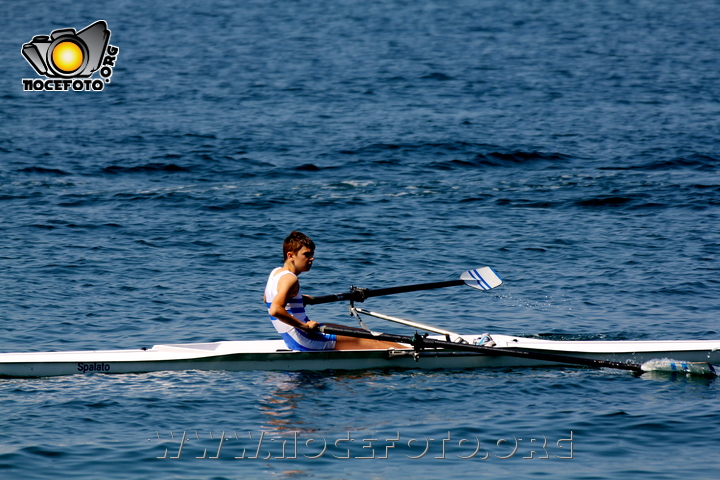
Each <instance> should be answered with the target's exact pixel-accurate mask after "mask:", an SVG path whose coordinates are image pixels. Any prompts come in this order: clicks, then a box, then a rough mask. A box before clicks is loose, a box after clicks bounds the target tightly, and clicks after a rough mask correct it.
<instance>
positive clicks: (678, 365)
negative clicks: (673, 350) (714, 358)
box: [640, 358, 717, 377]
mask: <svg viewBox="0 0 720 480" xmlns="http://www.w3.org/2000/svg"><path fill="white" fill-rule="evenodd" d="M640 367H641V368H642V370H643V372H662V373H684V374H686V375H702V376H710V377H715V376H716V375H717V372H716V371H715V367H713V366H712V364H710V363H707V362H683V361H680V360H671V359H669V358H660V359H657V360H649V361H647V362H645V363H643V364H642V365H641V366H640Z"/></svg>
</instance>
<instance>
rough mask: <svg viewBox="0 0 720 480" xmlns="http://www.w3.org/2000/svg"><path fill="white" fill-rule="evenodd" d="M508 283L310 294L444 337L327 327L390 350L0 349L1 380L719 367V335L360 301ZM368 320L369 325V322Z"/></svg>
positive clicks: (251, 344)
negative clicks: (552, 335) (551, 329)
mask: <svg viewBox="0 0 720 480" xmlns="http://www.w3.org/2000/svg"><path fill="white" fill-rule="evenodd" d="M501 283H502V281H501V280H500V278H499V277H497V275H496V274H495V272H493V271H492V270H491V269H489V268H487V267H485V268H483V269H478V270H471V271H469V272H465V273H464V274H463V276H462V277H461V280H458V281H451V282H437V283H434V284H430V283H427V284H420V285H414V286H412V285H411V286H406V287H396V288H390V289H382V290H367V289H357V288H354V289H352V290H351V291H350V292H348V293H346V294H336V295H328V296H325V297H316V298H315V299H310V301H308V303H309V304H317V303H326V302H331V301H340V300H349V301H350V303H351V304H350V310H351V313H352V314H353V315H354V316H356V317H357V318H358V320H360V318H359V315H358V314H364V315H371V316H375V317H378V318H382V319H385V320H389V321H392V322H396V323H401V324H405V325H408V326H411V327H413V328H415V329H423V330H428V331H430V332H435V333H439V334H440V335H438V336H426V335H425V336H420V335H417V334H416V335H414V336H412V337H408V336H400V335H392V334H378V333H375V332H371V331H369V330H367V329H366V330H355V329H342V328H336V327H324V328H325V329H326V331H328V332H329V333H338V334H345V335H355V336H361V337H366V338H378V339H386V340H390V341H395V342H398V343H401V344H407V348H401V349H388V350H344V351H339V350H329V351H327V350H326V351H312V352H298V351H292V350H289V349H288V348H287V346H286V345H285V343H284V342H283V341H282V340H256V341H225V342H213V343H192V344H174V345H155V346H154V347H152V348H149V349H148V348H139V349H134V350H93V351H75V352H72V351H71V352H26V353H2V354H0V376H2V377H47V376H57V375H73V374H95V373H115V374H119V373H147V372H160V371H185V370H228V371H241V370H280V371H299V370H369V369H388V368H389V369H467V368H508V367H509V368H515V367H546V366H551V365H568V364H570V365H578V366H583V365H584V366H591V367H608V368H622V369H626V370H632V371H635V372H638V373H640V372H643V371H677V372H685V373H691V374H702V375H711V374H714V369H713V367H712V364H720V340H640V341H638V340H622V341H596V340H593V341H587V340H585V341H583V340H580V341H559V340H545V339H537V338H526V337H517V336H509V335H492V336H490V335H488V334H475V335H461V334H456V333H454V332H450V331H446V330H443V329H438V328H435V327H431V326H428V325H424V324H421V323H417V322H412V321H409V320H403V319H399V318H396V317H388V316H385V315H382V314H378V313H376V312H370V311H367V310H362V309H359V308H356V307H355V306H354V302H355V301H358V302H361V301H363V300H365V299H366V298H368V297H371V296H377V295H389V294H393V293H401V292H408V291H414V290H425V289H429V288H441V287H446V286H451V285H461V284H466V285H469V286H472V287H473V288H477V289H480V290H488V289H491V288H494V287H496V286H498V285H500V284H501ZM360 323H361V325H363V326H364V324H363V323H362V322H360Z"/></svg>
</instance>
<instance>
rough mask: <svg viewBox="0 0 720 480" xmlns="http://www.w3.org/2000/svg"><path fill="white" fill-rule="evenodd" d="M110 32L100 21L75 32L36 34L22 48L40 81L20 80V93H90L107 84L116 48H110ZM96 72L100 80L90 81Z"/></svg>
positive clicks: (36, 79)
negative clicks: (98, 72) (40, 76)
mask: <svg viewBox="0 0 720 480" xmlns="http://www.w3.org/2000/svg"><path fill="white" fill-rule="evenodd" d="M109 42H110V30H108V27H107V23H106V22H105V21H103V20H100V21H97V22H95V23H93V24H92V25H89V26H87V27H85V28H84V29H82V30H81V31H79V32H76V31H75V29H74V28H60V29H58V30H53V31H52V33H51V34H50V35H36V36H35V37H33V39H32V40H31V41H30V42H29V43H26V44H24V45H23V46H22V50H21V52H22V54H23V57H25V59H26V60H27V61H28V63H29V64H30V65H31V66H32V67H33V68H34V69H35V71H36V72H37V73H38V74H39V75H43V76H45V79H42V78H23V80H22V82H23V90H24V91H26V92H33V91H67V90H75V91H94V92H98V91H101V90H103V89H104V88H105V84H106V83H110V77H112V72H113V68H114V67H115V61H116V60H117V56H118V53H119V52H120V49H119V48H118V47H114V46H112V45H110V43H109ZM98 70H99V71H100V77H102V79H100V78H94V79H93V78H91V77H92V75H93V73H95V72H97V71H98Z"/></svg>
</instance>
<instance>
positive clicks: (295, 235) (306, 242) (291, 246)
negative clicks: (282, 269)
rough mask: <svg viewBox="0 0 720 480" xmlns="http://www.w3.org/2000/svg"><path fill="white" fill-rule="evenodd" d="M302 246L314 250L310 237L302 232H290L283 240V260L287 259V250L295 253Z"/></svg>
mask: <svg viewBox="0 0 720 480" xmlns="http://www.w3.org/2000/svg"><path fill="white" fill-rule="evenodd" d="M302 247H307V248H309V249H310V250H312V251H313V252H314V251H315V243H314V242H313V241H312V240H310V237H308V236H307V235H305V234H304V233H302V232H296V231H293V232H290V235H288V236H287V238H285V241H284V242H283V262H284V261H285V260H287V254H288V252H292V253H297V252H299V251H300V249H301V248H302Z"/></svg>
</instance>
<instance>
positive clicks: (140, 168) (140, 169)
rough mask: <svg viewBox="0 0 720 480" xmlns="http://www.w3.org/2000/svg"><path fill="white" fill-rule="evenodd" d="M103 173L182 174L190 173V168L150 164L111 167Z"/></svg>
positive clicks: (104, 169)
mask: <svg viewBox="0 0 720 480" xmlns="http://www.w3.org/2000/svg"><path fill="white" fill-rule="evenodd" d="M102 171H103V173H109V174H122V173H148V172H165V173H181V172H190V171H191V169H190V168H188V167H181V166H179V165H176V164H174V163H148V164H146V165H136V166H134V167H121V166H119V165H111V166H109V167H105V168H103V169H102Z"/></svg>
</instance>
